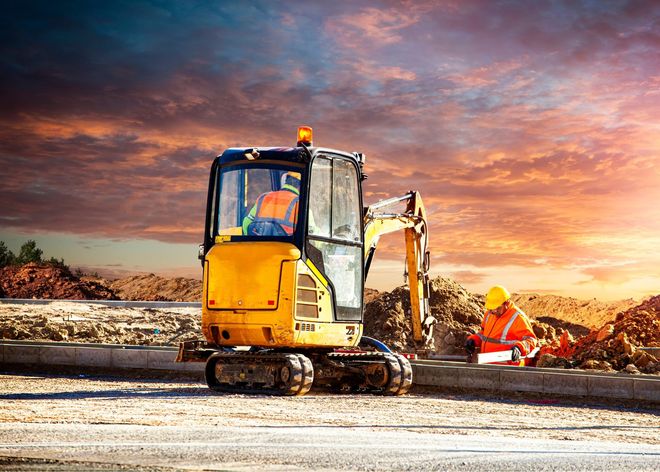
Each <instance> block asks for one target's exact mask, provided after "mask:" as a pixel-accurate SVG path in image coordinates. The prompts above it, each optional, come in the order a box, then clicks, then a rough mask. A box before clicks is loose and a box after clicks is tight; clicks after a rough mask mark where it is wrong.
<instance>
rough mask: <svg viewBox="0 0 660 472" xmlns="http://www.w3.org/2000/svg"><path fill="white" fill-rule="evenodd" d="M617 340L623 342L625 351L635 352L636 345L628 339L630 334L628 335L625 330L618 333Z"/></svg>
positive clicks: (628, 352) (627, 352)
mask: <svg viewBox="0 0 660 472" xmlns="http://www.w3.org/2000/svg"><path fill="white" fill-rule="evenodd" d="M616 340H617V341H618V342H619V343H620V344H621V346H622V347H623V351H624V352H625V353H626V354H628V355H630V354H632V353H633V352H635V346H633V345H632V344H630V341H628V336H626V333H625V332H623V331H622V332H620V333H619V334H618V335H617V337H616Z"/></svg>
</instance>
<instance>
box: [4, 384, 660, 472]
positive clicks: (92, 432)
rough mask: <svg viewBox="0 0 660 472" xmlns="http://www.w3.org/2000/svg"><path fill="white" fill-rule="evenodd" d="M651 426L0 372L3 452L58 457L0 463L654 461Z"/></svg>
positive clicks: (479, 407) (529, 411)
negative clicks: (274, 396) (46, 460)
mask: <svg viewBox="0 0 660 472" xmlns="http://www.w3.org/2000/svg"><path fill="white" fill-rule="evenodd" d="M658 433H660V412H658V411H657V410H651V409H639V408H630V407H622V406H612V405H579V404H575V403H562V402H557V401H555V400H549V401H543V400H542V399H541V400H539V399H536V400H534V401H528V400H525V399H506V398H500V399H486V398H479V397H476V396H474V395H457V394H453V395H443V394H423V395H422V394H413V395H408V396H405V397H398V398H382V397H374V396H357V395H333V394H312V395H309V396H306V397H302V398H280V397H276V398H273V397H248V396H243V395H222V396H218V395H214V394H211V393H210V392H208V390H207V389H205V388H204V387H203V386H202V385H199V384H196V383H190V382H187V383H182V382H176V381H168V382H166V381H158V382H152V381H148V380H144V379H142V380H130V381H129V380H120V379H108V378H102V377H98V378H95V377H91V378H89V377H84V378H78V377H66V376H59V377H53V376H36V375H30V376H21V375H0V456H11V457H22V458H42V459H48V460H51V461H54V462H39V461H32V462H19V461H17V460H4V461H3V460H0V469H3V470H53V471H55V470H57V471H61V470H86V469H95V470H107V468H108V467H114V465H116V464H122V465H124V466H125V467H136V466H139V467H141V468H143V467H147V468H153V469H154V470H160V469H166V470H170V469H191V470H234V471H245V470H255V469H257V470H268V471H282V470H292V471H299V470H326V471H344V470H367V471H371V470H373V471H376V470H378V471H380V470H466V471H468V470H469V471H475V470H507V471H515V470H524V471H526V472H529V471H530V470H533V471H535V472H536V471H543V470H562V471H565V470H617V471H619V470H659V469H660V434H658ZM72 461H83V462H84V464H79V463H78V464H77V463H76V462H72ZM90 462H91V463H93V464H90Z"/></svg>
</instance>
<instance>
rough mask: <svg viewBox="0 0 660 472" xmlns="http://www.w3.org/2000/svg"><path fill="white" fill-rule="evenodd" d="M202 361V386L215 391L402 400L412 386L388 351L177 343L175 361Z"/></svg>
mask: <svg viewBox="0 0 660 472" xmlns="http://www.w3.org/2000/svg"><path fill="white" fill-rule="evenodd" d="M205 357H206V367H205V370H204V375H205V378H206V383H207V384H208V386H209V388H211V389H212V390H214V391H217V392H226V393H263V394H270V395H304V394H305V393H307V392H308V391H309V390H310V389H311V388H312V385H313V386H314V387H315V388H319V389H328V390H331V391H336V392H360V393H374V394H381V395H403V394H404V393H406V392H407V391H408V390H409V389H410V387H411V386H412V367H411V365H410V362H409V361H408V359H406V358H405V357H404V356H402V355H401V354H396V353H392V352H379V351H342V350H333V351H327V350H308V351H306V352H305V353H301V352H290V351H279V350H270V349H261V350H249V351H238V350H229V349H226V348H223V350H216V349H214V348H212V347H210V346H209V345H208V344H206V343H200V342H198V341H193V342H187V343H182V344H181V347H180V350H179V355H178V357H177V362H187V361H188V362H195V361H197V362H200V361H204V359H205Z"/></svg>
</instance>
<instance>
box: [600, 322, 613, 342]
mask: <svg viewBox="0 0 660 472" xmlns="http://www.w3.org/2000/svg"><path fill="white" fill-rule="evenodd" d="M612 333H614V325H613V324H606V325H605V326H603V327H602V328H601V329H600V330H599V331H598V334H597V335H596V341H602V340H603V339H607V338H609V337H610V336H612Z"/></svg>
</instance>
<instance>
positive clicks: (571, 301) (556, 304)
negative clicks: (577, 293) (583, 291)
mask: <svg viewBox="0 0 660 472" xmlns="http://www.w3.org/2000/svg"><path fill="white" fill-rule="evenodd" d="M512 299H513V302H514V303H515V304H516V305H517V306H519V307H520V309H521V310H523V311H524V312H525V313H526V314H527V316H529V317H530V318H531V319H539V320H541V321H544V322H546V323H550V324H553V326H555V328H559V327H561V328H564V329H570V330H571V333H573V334H575V335H580V336H582V335H586V334H587V333H588V332H589V331H590V330H591V329H593V328H595V327H597V326H602V325H603V323H606V322H608V321H612V320H614V317H615V316H616V314H617V313H620V312H622V311H625V310H627V309H629V308H632V307H633V306H635V305H637V303H638V302H635V301H634V300H633V299H627V300H619V301H615V302H601V301H598V300H596V299H595V298H594V299H591V300H579V299H577V298H572V297H561V296H558V295H539V294H536V293H516V294H513V295H512ZM554 320H557V321H554ZM561 322H565V323H567V324H565V325H562V324H561Z"/></svg>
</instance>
